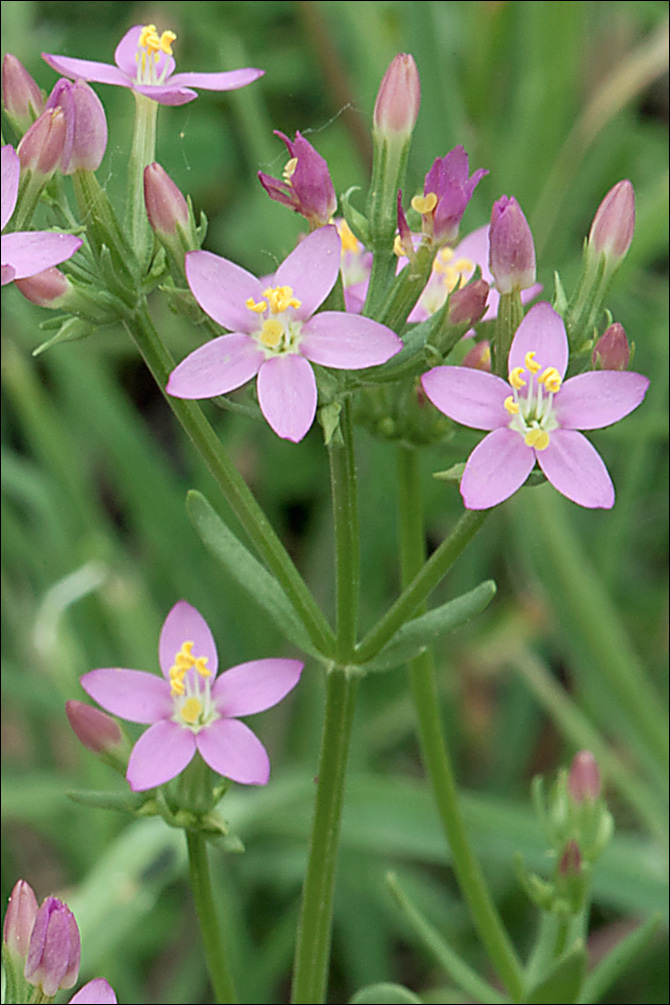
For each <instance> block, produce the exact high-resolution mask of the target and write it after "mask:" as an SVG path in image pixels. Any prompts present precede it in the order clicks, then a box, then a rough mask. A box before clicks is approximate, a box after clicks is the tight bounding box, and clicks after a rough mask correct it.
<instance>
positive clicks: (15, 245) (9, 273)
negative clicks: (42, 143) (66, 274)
mask: <svg viewBox="0 0 670 1005" xmlns="http://www.w3.org/2000/svg"><path fill="white" fill-rule="evenodd" d="M1 156H2V196H1V199H2V203H1V208H2V212H1V214H0V217H1V223H2V229H3V230H4V229H5V226H6V225H7V224H8V223H9V221H10V219H11V217H12V213H13V212H14V209H15V208H16V200H17V198H18V194H19V175H20V173H21V166H20V164H19V158H18V156H17V154H16V152H15V151H14V149H13V148H12V147H11V146H6V147H3V148H2V155H1ZM81 244H82V241H81V238H79V237H74V236H73V235H72V234H56V233H51V231H42V230H34V231H19V232H17V233H14V234H3V236H2V245H1V250H0V257H1V258H2V285H3V286H5V284H6V283H11V282H12V280H13V279H25V278H26V277H27V276H35V275H37V273H38V272H43V271H44V270H45V269H49V268H51V266H52V265H58V263H59V262H64V261H65V260H66V259H67V258H72V256H73V255H74V253H75V251H77V250H78V249H79V248H80V247H81Z"/></svg>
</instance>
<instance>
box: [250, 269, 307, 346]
mask: <svg viewBox="0 0 670 1005" xmlns="http://www.w3.org/2000/svg"><path fill="white" fill-rule="evenodd" d="M263 297H264V299H263V300H259V301H255V300H254V299H253V297H249V298H248V299H247V300H246V301H245V306H246V308H247V310H250V311H253V313H254V314H258V315H259V320H260V318H261V317H262V319H263V320H262V322H261V326H260V328H259V329H258V331H256V332H254V338H255V339H257V341H258V342H259V343H260V344H261V346H262V347H263V349H265V354H266V356H279V355H281V354H282V353H291V352H292V353H295V352H297V351H298V344H299V341H300V329H301V328H302V322H300V321H296V320H295V317H294V314H293V309H294V308H298V307H300V306H301V305H302V301H301V300H298V298H297V297H294V296H293V287H292V286H270V287H268V289H267V290H263Z"/></svg>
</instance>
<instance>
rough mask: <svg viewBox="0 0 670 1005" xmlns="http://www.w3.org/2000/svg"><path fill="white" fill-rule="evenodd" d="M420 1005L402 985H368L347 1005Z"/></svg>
mask: <svg viewBox="0 0 670 1005" xmlns="http://www.w3.org/2000/svg"><path fill="white" fill-rule="evenodd" d="M404 1002H409V1003H410V1005H421V999H420V998H417V996H416V995H415V994H413V992H412V991H408V989H407V988H404V987H403V986H402V984H385V983H382V984H369V985H368V986H367V987H366V988H361V990H360V991H357V992H356V994H355V995H354V997H353V998H351V999H350V1000H349V1005H402V1003H404Z"/></svg>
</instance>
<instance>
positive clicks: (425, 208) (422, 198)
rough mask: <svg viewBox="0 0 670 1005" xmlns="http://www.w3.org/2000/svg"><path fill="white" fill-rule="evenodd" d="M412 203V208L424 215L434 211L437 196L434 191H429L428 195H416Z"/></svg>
mask: <svg viewBox="0 0 670 1005" xmlns="http://www.w3.org/2000/svg"><path fill="white" fill-rule="evenodd" d="M410 205H411V207H412V209H414V210H416V212H417V213H421V215H422V216H423V215H425V214H426V213H432V212H433V210H434V209H435V207H436V206H437V196H436V195H435V193H434V192H428V194H427V195H415V196H414V198H413V199H412V202H411V203H410Z"/></svg>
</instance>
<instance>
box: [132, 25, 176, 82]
mask: <svg viewBox="0 0 670 1005" xmlns="http://www.w3.org/2000/svg"><path fill="white" fill-rule="evenodd" d="M176 39H177V36H176V35H175V33H174V32H173V31H164V32H163V34H162V35H159V34H158V32H157V31H156V25H155V24H147V25H145V27H144V28H142V31H141V32H140V37H139V38H138V40H137V52H136V53H135V62H136V63H137V76H136V77H135V83H136V84H142V85H144V86H146V85H147V84H150V85H151V84H162V83H163V81H164V80H165V77H166V76H167V71H168V65H169V64H168V61H167V60H165V62H164V65H163V70H162V72H161V73H160V74H159V73H158V72H157V69H158V65H159V63H160V61H161V53H162V54H163V55H165V56H171V55H172V43H173V42H174V41H176Z"/></svg>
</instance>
